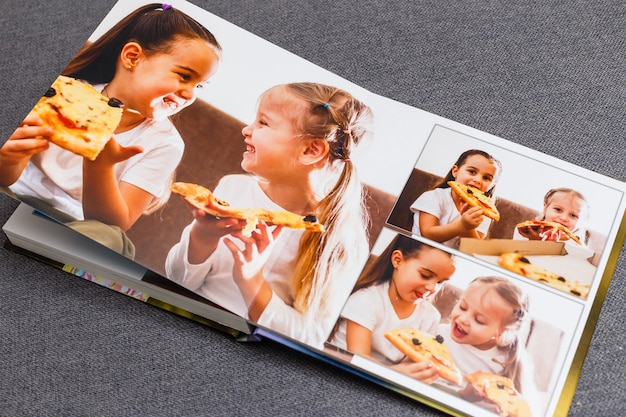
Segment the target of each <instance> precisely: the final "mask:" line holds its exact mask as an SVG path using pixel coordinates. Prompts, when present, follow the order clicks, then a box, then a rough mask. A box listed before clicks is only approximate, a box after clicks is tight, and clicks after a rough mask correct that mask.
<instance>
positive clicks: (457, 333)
mask: <svg viewBox="0 0 626 417" xmlns="http://www.w3.org/2000/svg"><path fill="white" fill-rule="evenodd" d="M452 334H454V335H455V336H457V337H464V336H467V332H466V331H465V330H463V329H462V328H461V327H460V326H459V325H458V324H457V323H454V326H453V327H452Z"/></svg>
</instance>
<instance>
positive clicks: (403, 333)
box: [385, 328, 463, 385]
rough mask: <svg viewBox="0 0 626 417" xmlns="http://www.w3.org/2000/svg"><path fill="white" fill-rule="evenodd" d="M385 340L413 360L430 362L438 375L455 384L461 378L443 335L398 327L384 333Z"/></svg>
mask: <svg viewBox="0 0 626 417" xmlns="http://www.w3.org/2000/svg"><path fill="white" fill-rule="evenodd" d="M385 337H386V338H387V340H389V341H390V342H391V344H393V345H394V346H395V347H396V348H398V350H400V352H402V353H404V354H405V355H406V356H407V357H408V358H409V359H411V360H413V361H415V362H425V361H430V362H432V363H433V364H434V365H435V366H436V367H437V369H438V370H439V376H440V377H442V378H443V379H445V380H446V381H449V382H451V383H453V384H455V385H460V384H461V382H462V380H463V378H462V375H461V371H459V369H458V368H457V367H456V365H455V364H454V360H453V359H452V355H451V354H450V351H449V350H448V348H447V347H446V345H445V344H444V343H443V337H441V336H432V335H429V334H427V333H424V332H420V331H419V330H417V329H413V328H398V329H394V330H390V331H388V332H387V333H385Z"/></svg>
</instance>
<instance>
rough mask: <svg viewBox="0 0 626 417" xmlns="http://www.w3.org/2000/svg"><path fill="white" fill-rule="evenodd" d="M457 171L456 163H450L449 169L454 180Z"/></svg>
mask: <svg viewBox="0 0 626 417" xmlns="http://www.w3.org/2000/svg"><path fill="white" fill-rule="evenodd" d="M458 172H459V167H458V166H456V165H452V169H451V170H450V173H451V174H452V176H453V177H454V179H455V180H456V174H457V173H458Z"/></svg>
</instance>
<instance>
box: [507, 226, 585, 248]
mask: <svg viewBox="0 0 626 417" xmlns="http://www.w3.org/2000/svg"><path fill="white" fill-rule="evenodd" d="M515 227H516V228H517V229H518V230H523V229H525V228H529V229H533V230H535V231H537V230H539V229H540V228H543V230H544V232H545V231H546V230H551V231H556V232H557V233H559V237H560V239H561V240H568V239H571V240H572V241H573V242H575V243H576V244H577V245H578V246H583V243H582V242H581V241H580V239H579V238H578V236H576V235H575V234H574V233H572V231H571V230H569V229H568V228H567V227H565V226H563V225H562V224H560V223H557V222H546V221H542V220H528V221H525V222H521V223H518V224H517V225H516V226H515ZM563 237H565V239H562V238H563Z"/></svg>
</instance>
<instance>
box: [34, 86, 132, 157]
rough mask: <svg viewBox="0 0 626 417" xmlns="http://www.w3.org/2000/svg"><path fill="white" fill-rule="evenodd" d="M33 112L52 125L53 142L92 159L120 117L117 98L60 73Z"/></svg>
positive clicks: (110, 134) (45, 122)
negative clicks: (107, 95) (110, 97)
mask: <svg viewBox="0 0 626 417" xmlns="http://www.w3.org/2000/svg"><path fill="white" fill-rule="evenodd" d="M33 112H34V113H35V114H37V115H38V116H39V117H40V118H41V120H42V121H43V123H44V125H46V126H50V127H51V128H52V136H51V138H50V141H51V142H52V143H54V144H56V145H58V146H60V147H61V148H63V149H67V150H69V151H71V152H74V153H75V154H78V155H81V156H84V157H85V158H87V159H90V160H92V161H93V160H94V159H96V157H97V156H98V154H99V153H100V151H101V150H102V149H103V148H104V146H105V145H106V143H107V142H108V141H109V139H110V138H111V136H112V135H113V132H114V131H115V129H116V128H117V125H118V124H119V122H120V120H121V118H122V108H121V102H120V101H119V100H117V99H109V98H107V97H105V96H103V95H102V94H101V93H100V92H99V91H98V90H96V89H95V88H93V87H92V86H91V85H89V84H86V83H83V82H81V81H78V80H76V79H74V78H71V77H66V76H63V75H61V76H59V77H58V78H57V79H56V80H55V81H54V83H53V84H52V86H51V88H50V89H49V90H48V91H47V92H46V94H45V95H44V96H43V97H42V98H41V99H40V100H39V101H38V102H37V104H36V105H35V107H34V108H33Z"/></svg>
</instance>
